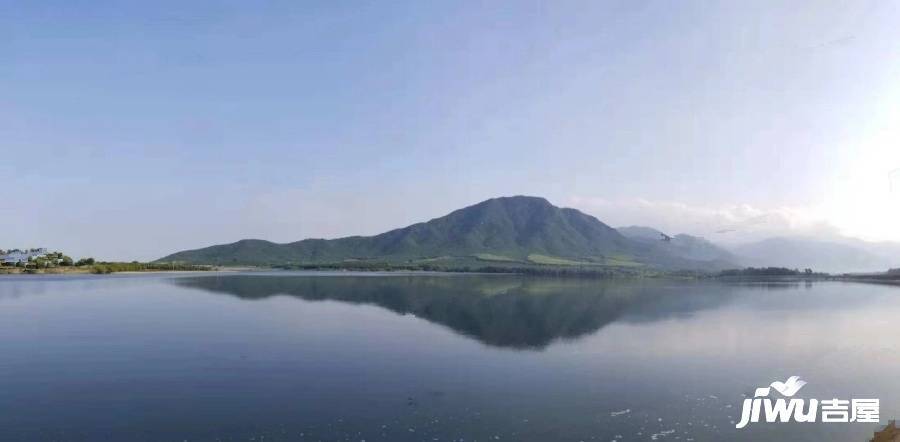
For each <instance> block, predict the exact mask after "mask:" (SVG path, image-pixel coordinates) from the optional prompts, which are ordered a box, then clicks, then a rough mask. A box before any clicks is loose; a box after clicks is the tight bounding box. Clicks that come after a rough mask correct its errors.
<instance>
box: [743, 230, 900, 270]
mask: <svg viewBox="0 0 900 442" xmlns="http://www.w3.org/2000/svg"><path fill="white" fill-rule="evenodd" d="M890 250H891V249H890V248H888V246H887V245H884V244H879V243H866V242H864V241H856V240H853V241H851V240H842V241H837V240H835V241H823V240H818V239H813V238H805V237H778V238H769V239H765V240H762V241H758V242H754V243H750V244H744V245H741V246H737V247H735V248H733V249H732V251H733V252H734V253H735V254H737V255H739V256H740V257H741V258H742V262H743V263H744V264H746V265H750V266H772V267H788V268H797V269H805V268H811V269H813V270H816V271H822V272H831V273H844V272H874V271H885V270H887V269H888V268H890V267H896V266H897V265H898V264H900V260H898V259H897V256H898V255H897V254H896V253H891V251H890Z"/></svg>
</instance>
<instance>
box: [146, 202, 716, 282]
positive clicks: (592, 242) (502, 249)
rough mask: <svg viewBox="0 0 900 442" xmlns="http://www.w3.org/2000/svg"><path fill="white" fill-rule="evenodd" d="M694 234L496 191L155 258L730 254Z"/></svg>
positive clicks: (658, 264) (483, 262)
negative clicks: (402, 217) (639, 235)
mask: <svg viewBox="0 0 900 442" xmlns="http://www.w3.org/2000/svg"><path fill="white" fill-rule="evenodd" d="M697 241H702V240H700V239H699V238H693V237H685V238H679V239H678V241H677V242H673V243H672V244H671V247H668V246H669V244H666V245H661V244H655V243H653V242H652V241H645V240H644V239H635V238H630V237H628V236H626V235H623V234H621V233H620V232H619V231H618V230H616V229H614V228H612V227H610V226H608V225H606V224H604V223H602V222H600V221H599V220H598V219H597V218H594V217H592V216H590V215H586V214H584V213H582V212H580V211H578V210H575V209H568V208H560V207H556V206H554V205H552V204H550V202H548V201H547V200H545V199H543V198H537V197H528V196H514V197H503V198H494V199H490V200H487V201H483V202H481V203H478V204H475V205H473V206H469V207H465V208H463V209H459V210H456V211H454V212H452V213H450V214H448V215H446V216H443V217H440V218H435V219H433V220H430V221H428V222H424V223H418V224H413V225H411V226H408V227H404V228H400V229H396V230H391V231H389V232H385V233H382V234H380V235H375V236H351V237H346V238H339V239H331V240H326V239H305V240H302V241H297V242H292V243H287V244H277V243H273V242H269V241H263V240H252V239H248V240H241V241H238V242H235V243H231V244H224V245H216V246H212V247H206V248H203V249H197V250H188V251H183V252H178V253H175V254H172V255H169V256H166V257H164V258H161V259H160V260H159V261H165V262H172V261H178V262H185V263H193V264H216V265H284V264H335V263H338V264H339V263H359V262H360V261H363V262H365V261H378V262H390V263H405V264H432V265H435V266H441V265H442V266H462V265H465V266H487V265H497V266H520V265H529V266H596V267H630V268H637V267H651V268H664V269H720V268H726V267H733V263H728V262H723V261H722V260H721V259H720V255H721V256H727V254H715V253H713V254H703V253H699V252H697V251H696V250H695V249H698V248H699V247H702V246H696V247H695V246H693V245H690V244H692V243H693V242H697Z"/></svg>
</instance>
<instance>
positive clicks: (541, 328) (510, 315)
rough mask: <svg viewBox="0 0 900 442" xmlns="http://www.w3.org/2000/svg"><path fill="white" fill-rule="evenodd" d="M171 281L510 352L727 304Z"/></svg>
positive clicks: (303, 279) (713, 295)
mask: <svg viewBox="0 0 900 442" xmlns="http://www.w3.org/2000/svg"><path fill="white" fill-rule="evenodd" d="M173 282H175V283H176V284H178V285H179V286H182V287H190V288H196V289H202V290H206V291H209V292H214V293H225V294H229V295H233V296H237V297H239V298H241V299H250V300H252V299H264V298H268V297H271V296H278V295H284V296H293V297H297V298H301V299H304V300H307V301H322V300H333V301H340V302H346V303H352V304H369V305H377V306H379V307H382V308H385V309H387V310H390V311H392V312H395V313H397V314H401V315H404V314H412V315H415V316H417V317H420V318H423V319H426V320H428V321H429V322H432V323H435V324H441V325H443V326H446V327H449V328H450V329H452V330H454V331H455V332H457V333H460V334H462V335H465V336H469V337H472V338H475V339H477V340H479V341H480V342H482V343H484V344H487V345H490V346H497V347H507V348H515V349H543V348H545V347H547V346H548V345H550V344H551V343H553V342H555V341H558V340H570V339H576V338H579V337H582V336H585V335H589V334H591V333H594V332H596V331H597V330H599V329H601V328H602V327H604V326H606V325H607V324H610V323H612V322H614V321H617V320H627V321H648V320H656V319H659V318H665V317H670V316H673V315H689V314H691V313H693V312H695V311H698V310H701V309H707V308H712V307H715V306H718V305H721V304H722V303H725V302H728V300H729V299H731V296H729V295H728V293H727V292H726V293H723V290H722V287H721V286H719V287H718V288H717V289H716V290H715V291H711V290H708V289H704V288H703V287H702V286H699V287H698V286H697V285H692V286H688V285H685V284H677V283H672V282H660V281H643V282H634V281H631V282H612V281H610V282H598V281H595V280H576V279H547V278H522V277H506V276H457V277H448V276H422V275H417V276H393V277H379V278H373V277H369V276H327V277H322V276H298V275H284V276H273V275H228V276H219V277H209V276H200V277H189V278H177V279H174V280H173ZM761 287H762V288H766V289H772V288H782V287H783V288H787V287H786V286H781V285H764V286H761Z"/></svg>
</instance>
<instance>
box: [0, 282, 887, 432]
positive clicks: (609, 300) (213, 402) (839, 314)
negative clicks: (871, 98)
mask: <svg viewBox="0 0 900 442" xmlns="http://www.w3.org/2000/svg"><path fill="white" fill-rule="evenodd" d="M898 321H900V288H898V287H890V286H880V285H867V284H853V283H841V282H817V283H786V282H781V283H778V282H769V283H762V282H759V283H723V282H690V281H667V280H641V281H615V282H610V281H595V280H579V279H549V278H535V277H520V276H508V275H461V274H460V275H440V274H415V275H413V274H374V273H371V274H352V273H333V274H327V273H303V272H297V273H293V272H272V273H246V274H234V273H216V274H183V275H172V274H155V275H152V274H148V275H111V276H93V275H90V276H88V275H85V276H50V275H48V276H8V277H0V440H2V441H20V440H21V441H44V440H46V441H53V440H59V441H100V440H104V441H220V440H221V441H248V440H250V441H288V440H290V441H295V440H301V441H303V440H308V441H317V440H321V441H361V440H365V441H432V440H439V441H451V440H455V441H460V440H463V441H476V440H477V441H496V440H522V441H555V440H560V441H575V442H577V441H590V440H598V441H619V440H626V441H627V440H680V441H690V440H693V441H745V440H746V441H750V440H766V441H778V440H790V441H842V442H846V441H867V440H868V438H869V437H871V434H872V432H873V431H875V430H876V429H878V428H879V425H878V424H873V423H866V424H864V423H852V424H847V423H777V424H767V423H760V424H751V425H749V426H748V427H746V428H744V429H741V430H738V429H735V424H734V422H735V421H738V420H739V419H740V414H741V404H742V402H743V400H744V399H745V398H746V397H752V395H753V393H754V390H755V389H756V388H757V387H765V386H768V385H769V383H771V382H772V381H775V380H781V381H784V380H785V379H787V378H788V376H791V375H798V376H801V377H802V378H803V379H804V380H806V381H807V382H808V384H807V385H806V386H805V387H803V389H802V390H801V391H800V393H798V395H797V397H803V398H819V399H831V398H835V397H836V398H844V399H849V398H880V400H881V409H880V414H881V420H882V424H885V423H887V420H888V419H892V418H894V417H897V416H900V375H898V374H900V356H898V351H897V350H898V337H900V326H898Z"/></svg>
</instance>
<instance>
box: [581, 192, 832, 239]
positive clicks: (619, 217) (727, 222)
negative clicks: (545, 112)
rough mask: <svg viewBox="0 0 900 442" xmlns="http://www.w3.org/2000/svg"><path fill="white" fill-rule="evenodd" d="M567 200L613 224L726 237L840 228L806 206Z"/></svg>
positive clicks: (815, 232)
mask: <svg viewBox="0 0 900 442" xmlns="http://www.w3.org/2000/svg"><path fill="white" fill-rule="evenodd" d="M567 205H570V206H572V207H574V208H577V209H580V210H582V211H584V212H586V213H590V214H592V215H594V216H596V217H597V218H599V219H600V220H601V221H603V222H605V223H607V224H610V225H612V226H613V227H619V226H627V225H643V226H648V227H654V228H657V229H660V230H662V231H664V232H666V233H669V234H677V233H688V234H691V235H697V236H703V237H705V238H708V239H710V240H713V241H717V242H725V243H737V242H745V241H753V240H759V239H763V238H768V237H772V236H783V235H805V236H806V235H808V236H817V237H835V236H837V235H838V234H839V233H840V230H839V229H838V228H837V227H835V226H834V225H832V224H831V223H829V222H828V221H826V220H825V219H824V218H823V217H821V216H820V215H819V211H818V210H815V209H813V208H807V207H774V208H763V207H755V206H752V205H749V204H733V205H724V206H703V205H691V204H686V203H683V202H679V201H651V200H647V199H642V198H637V199H621V200H608V199H604V198H595V197H584V196H573V197H571V198H570V199H569V201H568V203H567Z"/></svg>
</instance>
